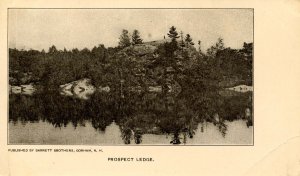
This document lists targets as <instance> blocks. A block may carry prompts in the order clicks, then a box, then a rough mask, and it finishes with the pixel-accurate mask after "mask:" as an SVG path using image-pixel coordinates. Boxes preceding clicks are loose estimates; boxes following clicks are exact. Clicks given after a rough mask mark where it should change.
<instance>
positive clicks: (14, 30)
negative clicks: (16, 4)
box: [8, 9, 253, 51]
mask: <svg viewBox="0 0 300 176" xmlns="http://www.w3.org/2000/svg"><path fill="white" fill-rule="evenodd" d="M173 25H174V26H175V27H176V28H177V31H178V33H179V32H180V31H183V33H184V35H185V34H187V33H189V34H190V35H191V37H192V39H193V41H194V43H197V41H198V40H201V42H202V50H206V49H207V48H208V47H209V46H211V45H213V44H214V43H215V42H216V41H217V39H218V38H219V37H222V38H223V39H224V43H225V46H226V47H231V48H241V47H242V45H243V42H253V10H252V9H10V10H9V24H8V30H9V31H8V37H9V39H8V40H9V47H10V48H18V49H36V50H42V49H45V51H48V49H49V47H50V46H52V45H55V46H56V47H57V48H58V49H63V48H64V47H65V48H66V49H72V48H78V49H83V48H85V47H86V48H89V49H91V48H93V47H94V46H97V45H99V44H104V45H105V46H106V47H109V46H117V45H118V39H119V36H120V34H121V31H122V29H127V30H128V31H129V32H130V33H132V31H133V30H134V29H137V30H139V31H140V34H141V37H142V39H143V40H144V41H153V40H160V39H163V37H164V35H165V36H166V37H167V33H168V31H169V28H170V27H171V26H173ZM196 47H197V46H196Z"/></svg>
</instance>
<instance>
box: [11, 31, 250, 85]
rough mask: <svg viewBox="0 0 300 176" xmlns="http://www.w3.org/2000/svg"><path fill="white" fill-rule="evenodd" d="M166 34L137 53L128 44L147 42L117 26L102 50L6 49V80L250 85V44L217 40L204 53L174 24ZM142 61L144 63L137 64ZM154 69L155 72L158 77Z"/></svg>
mask: <svg viewBox="0 0 300 176" xmlns="http://www.w3.org/2000/svg"><path fill="white" fill-rule="evenodd" d="M167 35H168V37H169V38H170V39H169V40H163V42H162V43H160V44H159V45H158V46H156V49H155V51H154V52H153V53H150V54H149V53H148V54H146V55H142V56H141V55H137V54H134V52H133V48H134V47H135V45H139V46H141V45H149V44H147V42H146V43H143V40H142V38H141V37H140V34H139V31H137V30H134V31H133V33H132V35H131V37H130V34H129V32H128V31H127V30H123V31H122V33H121V35H120V37H119V46H117V47H108V48H106V47H105V46H104V45H102V44H101V45H99V46H95V47H94V48H93V49H91V50H89V49H87V48H84V49H82V50H79V49H77V48H75V49H72V50H67V49H64V50H58V49H57V48H56V47H55V46H54V45H53V46H51V47H50V48H49V50H48V51H47V52H46V51H44V50H42V51H38V50H32V49H31V50H18V49H9V78H10V80H9V83H10V84H11V85H20V84H29V83H34V84H36V85H41V86H43V87H46V88H47V89H55V88H57V87H58V86H59V85H61V84H65V83H67V82H71V81H74V80H78V79H81V78H90V79H91V80H92V83H93V84H94V85H95V86H100V85H108V86H111V87H112V88H114V87H117V85H119V82H120V79H125V80H126V79H127V81H129V82H130V81H132V82H133V81H134V80H135V79H136V84H143V82H145V80H146V81H147V79H148V78H149V79H150V78H151V80H152V82H156V83H157V82H159V83H164V82H166V80H168V79H169V81H170V80H171V81H172V80H173V81H174V80H175V81H178V82H180V83H181V84H184V85H188V86H198V87H199V86H200V85H202V86H204V85H207V84H212V85H217V86H228V85H230V84H236V83H237V82H241V83H245V84H250V85H251V84H252V62H253V55H252V50H253V44H252V43H244V45H243V48H241V49H231V48H228V47H225V46H224V43H223V40H222V39H221V38H220V39H219V40H218V41H217V42H216V44H215V45H213V46H211V47H210V48H209V49H208V50H207V51H206V53H204V52H203V51H202V49H201V41H198V42H197V43H198V48H197V49H196V48H195V46H194V41H193V39H192V37H191V35H189V34H186V35H185V36H184V35H183V32H180V34H179V33H178V32H177V31H176V28H175V27H174V26H172V27H171V28H170V31H169V33H168V34H167ZM124 48H129V49H128V50H124ZM146 53H147V52H146ZM132 58H135V59H132ZM143 59H144V60H145V61H144V62H141V61H140V60H143ZM133 60H134V61H133ZM170 68H171V69H173V70H174V71H173V72H172V73H171V76H172V78H170V73H169V72H168V69H169V70H170ZM157 70H158V71H157ZM155 72H161V74H162V76H161V77H160V78H159V79H160V80H158V77H159V76H158V74H155ZM142 73H143V74H142ZM137 75H139V76H137ZM140 75H142V78H141V76H140ZM149 79H148V82H151V81H149Z"/></svg>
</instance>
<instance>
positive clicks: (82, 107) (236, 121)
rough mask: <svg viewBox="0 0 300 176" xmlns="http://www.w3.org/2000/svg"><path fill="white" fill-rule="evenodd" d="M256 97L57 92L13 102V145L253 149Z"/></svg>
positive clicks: (21, 97) (14, 98) (207, 93)
mask: <svg viewBox="0 0 300 176" xmlns="http://www.w3.org/2000/svg"><path fill="white" fill-rule="evenodd" d="M246 109H248V111H249V109H250V110H252V93H251V92H247V93H233V92H227V91H225V92H224V91H202V92H192V91H190V92H182V93H180V94H179V95H176V96H174V95H171V94H167V93H133V92H128V93H125V95H124V96H122V97H120V96H119V94H117V93H112V92H110V93H100V92H98V93H95V94H93V95H91V96H90V97H89V98H88V99H84V100H83V99H79V98H74V97H69V96H63V95H60V94H59V92H52V93H50V92H48V93H39V94H34V95H32V96H29V95H14V94H11V95H10V98H9V144H61V145H66V144H71V145H79V144H85V145H175V144H176V145H252V144H253V127H252V126H247V123H249V120H247V119H246V117H245V111H246Z"/></svg>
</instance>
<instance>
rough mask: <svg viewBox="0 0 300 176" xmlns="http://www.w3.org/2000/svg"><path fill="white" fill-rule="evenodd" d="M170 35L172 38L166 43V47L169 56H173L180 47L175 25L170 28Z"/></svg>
mask: <svg viewBox="0 0 300 176" xmlns="http://www.w3.org/2000/svg"><path fill="white" fill-rule="evenodd" d="M168 36H169V37H170V38H171V42H170V43H166V44H165V49H166V53H167V56H168V57H173V55H174V52H175V51H176V50H177V49H178V43H177V41H176V39H177V38H179V36H178V33H177V31H176V28H175V27H174V26H172V27H171V28H170V30H169V33H168Z"/></svg>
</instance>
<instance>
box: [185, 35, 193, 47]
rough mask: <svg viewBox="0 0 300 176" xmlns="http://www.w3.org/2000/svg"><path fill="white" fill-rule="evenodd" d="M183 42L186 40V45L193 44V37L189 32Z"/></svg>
mask: <svg viewBox="0 0 300 176" xmlns="http://www.w3.org/2000/svg"><path fill="white" fill-rule="evenodd" d="M185 42H186V44H187V46H189V45H194V42H193V39H192V38H191V36H190V34H186V36H185Z"/></svg>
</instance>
